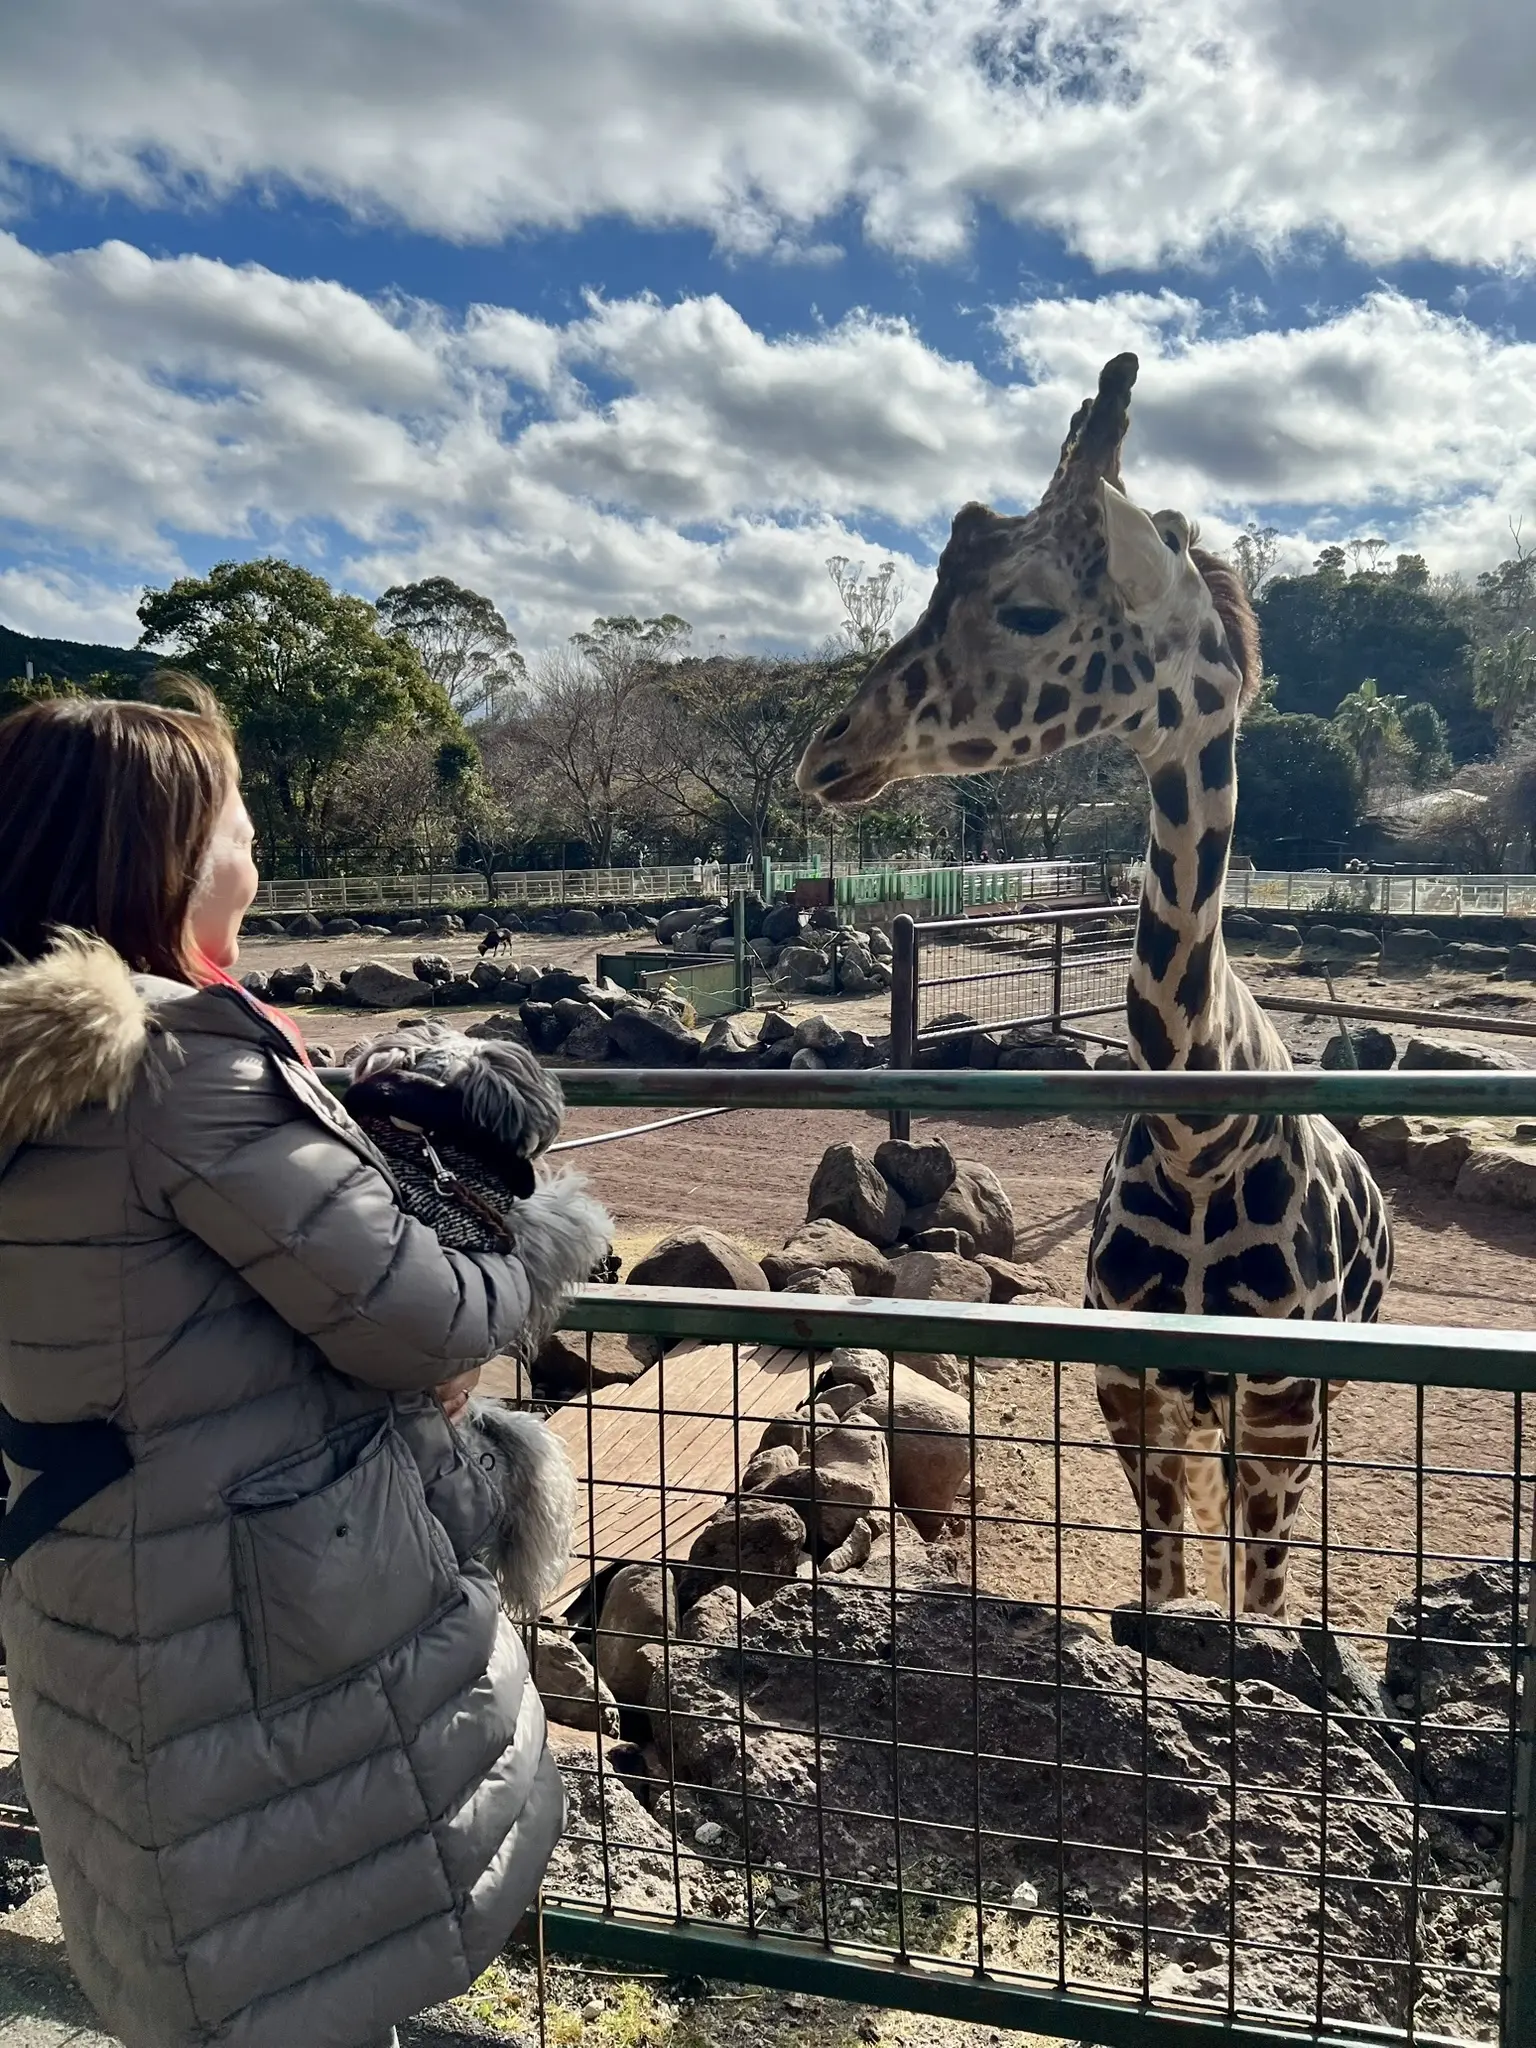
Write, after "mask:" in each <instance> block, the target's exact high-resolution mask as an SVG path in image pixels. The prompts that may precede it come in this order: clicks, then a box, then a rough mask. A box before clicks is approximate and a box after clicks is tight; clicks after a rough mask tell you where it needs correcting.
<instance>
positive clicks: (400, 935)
mask: <svg viewBox="0 0 1536 2048" xmlns="http://www.w3.org/2000/svg"><path fill="white" fill-rule="evenodd" d="M426 928H427V920H426V919H425V918H424V917H402V918H397V919H396V921H395V927H394V935H395V937H396V938H397V939H416V938H420V936H421V934H422V933H423V932H424V931H425V930H426Z"/></svg>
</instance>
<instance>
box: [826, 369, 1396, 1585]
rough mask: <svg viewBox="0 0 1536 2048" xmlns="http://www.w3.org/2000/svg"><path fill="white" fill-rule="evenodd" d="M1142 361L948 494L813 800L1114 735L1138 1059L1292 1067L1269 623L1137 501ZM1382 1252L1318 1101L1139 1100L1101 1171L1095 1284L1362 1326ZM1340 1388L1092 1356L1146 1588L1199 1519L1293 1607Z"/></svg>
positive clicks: (1211, 1567) (1239, 1574)
mask: <svg viewBox="0 0 1536 2048" xmlns="http://www.w3.org/2000/svg"><path fill="white" fill-rule="evenodd" d="M1136 370H1137V363H1136V358H1135V357H1134V356H1132V355H1121V356H1116V357H1115V358H1114V360H1113V361H1112V362H1110V363H1107V364H1106V365H1105V367H1104V370H1103V373H1102V375H1101V377H1100V379H1099V388H1098V391H1097V394H1096V395H1095V396H1094V397H1093V398H1092V399H1088V400H1085V401H1084V402H1083V404H1082V406H1080V407H1079V409H1078V411H1077V413H1076V414H1075V415H1074V417H1073V420H1072V422H1071V425H1070V427H1069V428H1068V431H1067V437H1066V440H1065V442H1064V443H1063V446H1062V451H1061V458H1060V460H1059V462H1058V463H1057V466H1056V470H1055V473H1054V475H1053V476H1052V478H1051V480H1050V483H1049V484H1048V485H1047V487H1046V490H1045V494H1044V496H1043V497H1042V498H1041V500H1040V503H1039V505H1038V506H1037V507H1036V508H1035V510H1034V511H1033V512H1030V513H1027V514H1024V515H1022V516H1005V515H1003V514H999V513H996V512H993V511H991V510H990V509H989V508H988V507H987V506H984V505H975V504H972V505H967V506H965V507H964V508H963V509H962V510H961V511H960V512H959V513H958V514H957V516H956V518H955V521H954V525H953V528H952V530H951V533H950V537H949V541H948V543H947V544H946V546H945V548H944V552H943V554H942V555H941V557H940V559H939V565H938V571H937V575H936V578H935V582H934V588H933V593H932V595H931V597H930V598H929V601H928V605H927V607H926V609H925V610H924V612H923V615H922V617H921V618H920V619H919V620H918V622H917V624H916V625H915V626H914V627H913V628H912V630H911V632H909V633H907V634H906V635H904V636H903V638H902V639H901V640H899V641H898V642H897V643H896V644H895V645H894V646H893V647H891V648H890V649H889V650H888V651H887V652H886V653H885V654H884V655H883V656H882V657H881V658H880V660H879V661H878V662H877V663H876V664H875V666H874V668H873V669H871V671H870V673H869V674H868V675H867V676H866V678H865V679H864V681H863V683H862V684H861V685H860V688H859V690H858V692H857V694H856V695H855V697H854V698H853V700H852V702H851V703H850V704H849V705H848V706H847V707H846V709H845V710H844V711H843V712H842V713H841V714H840V715H839V716H838V717H837V718H835V719H833V720H832V721H831V723H830V724H828V725H827V726H826V727H825V728H824V729H823V730H822V731H821V732H820V733H819V734H818V735H817V736H816V738H815V739H814V740H813V741H812V742H811V744H810V746H809V747H808V748H807V749H806V752H805V755H804V757H803V759H802V760H801V762H800V765H799V768H798V770H797V772H796V778H795V779H796V782H797V784H798V786H799V788H800V789H801V791H802V792H803V793H804V794H806V795H807V796H815V797H819V798H820V799H821V800H822V801H823V802H825V803H828V804H833V805H839V806H841V805H857V804H862V803H867V802H869V801H871V800H872V799H873V798H874V797H876V796H877V795H878V794H879V793H880V791H881V790H882V789H883V788H885V787H886V785H887V784H889V783H891V782H897V781H903V780H910V779H916V778H920V777H925V776H934V775H940V776H942V775H974V774H977V773H984V772H988V771H992V770H997V769H1003V768H1011V767H1017V766H1028V765H1029V764H1030V763H1032V762H1036V761H1039V760H1042V759H1044V758H1047V757H1048V756H1050V755H1051V754H1054V753H1056V752H1058V751H1060V750H1061V749H1062V748H1065V747H1071V746H1077V745H1081V744H1082V743H1084V742H1085V741H1088V740H1096V739H1100V738H1104V737H1114V738H1117V739H1119V740H1120V741H1122V742H1123V743H1124V744H1125V745H1126V746H1128V747H1129V748H1130V749H1131V750H1132V752H1133V753H1135V755H1136V756H1137V758H1138V759H1139V761H1140V762H1141V765H1142V768H1143V770H1144V772H1145V774H1146V778H1147V783H1148V787H1149V790H1150V793H1151V836H1150V842H1149V845H1148V848H1147V859H1146V865H1145V870H1144V877H1143V884H1142V896H1141V904H1140V909H1139V912H1138V916H1137V927H1136V945H1135V956H1134V959H1133V963H1132V968H1131V974H1130V978H1129V982H1128V985H1127V989H1126V1022H1127V1029H1128V1042H1129V1046H1130V1051H1131V1056H1132V1058H1133V1060H1134V1061H1135V1063H1136V1064H1137V1065H1138V1066H1140V1067H1142V1068H1143V1069H1146V1070H1151V1071H1168V1070H1181V1069H1190V1068H1202V1069H1225V1070H1270V1071H1273V1070H1282V1069H1285V1068H1288V1067H1289V1066H1290V1063H1291V1062H1290V1057H1289V1055H1288V1054H1287V1052H1286V1049H1285V1046H1284V1044H1283V1043H1282V1041H1281V1039H1280V1038H1279V1036H1278V1034H1277V1033H1276V1032H1275V1030H1274V1029H1273V1027H1272V1026H1271V1025H1270V1024H1269V1022H1268V1020H1267V1019H1266V1018H1265V1016H1264V1014H1263V1012H1262V1011H1261V1010H1260V1009H1259V1007H1258V1005H1257V1003H1256V1002H1255V1001H1254V999H1253V997H1252V995H1251V994H1250V993H1249V991H1248V989H1247V988H1246V986H1245V985H1244V984H1243V982H1242V981H1241V980H1240V979H1239V978H1238V976H1237V975H1236V973H1235V972H1234V971H1233V969H1232V966H1231V963H1230V962H1229V961H1228V959H1227V955H1226V949H1225V947H1224V945H1223V943H1222V936H1221V908H1222V891H1223V888H1224V885H1225V881H1226V873H1227V860H1228V856H1229V853H1230V851H1231V844H1232V828H1233V821H1234V818H1235V815H1236V804H1237V770H1236V741H1237V728H1238V722H1239V720H1240V718H1241V716H1242V711H1243V708H1244V706H1245V704H1246V703H1247V701H1248V699H1249V698H1250V697H1251V696H1252V694H1253V693H1254V691H1255V690H1256V689H1257V687H1258V682H1259V675H1260V669H1259V644H1258V629H1257V626H1256V624H1255V621H1254V616H1253V611H1252V607H1251V606H1250V604H1249V602H1248V597H1247V594H1246V592H1245V591H1244V589H1243V586H1242V584H1241V582H1240V581H1239V579H1238V577H1237V576H1236V574H1235V573H1234V572H1233V570H1232V569H1231V568H1230V567H1229V566H1228V565H1227V564H1226V563H1225V562H1222V561H1220V560H1219V559H1218V558H1217V557H1215V556H1213V555H1210V554H1208V553H1206V552H1205V551H1204V550H1202V549H1201V548H1200V547H1199V546H1198V545H1197V543H1196V535H1195V531H1194V529H1193V528H1192V527H1191V525H1190V523H1189V521H1188V520H1187V519H1185V518H1184V516H1183V515H1182V514H1181V513H1179V512H1174V511H1162V512H1155V513H1151V514H1149V513H1147V512H1144V511H1143V510H1141V508H1140V507H1138V506H1137V505H1135V504H1133V503H1132V501H1131V500H1130V498H1129V497H1128V496H1127V495H1126V494H1125V491H1124V488H1123V485H1122V481H1121V475H1120V451H1121V445H1122V443H1123V441H1124V438H1125V432H1126V428H1127V426H1128V424H1129V419H1130V394H1131V388H1132V386H1133V384H1134V383H1135V380H1136ZM1391 1268H1392V1241H1391V1231H1390V1227H1389V1222H1388V1217H1387V1211H1386V1204H1385V1202H1384V1201H1383V1199H1382V1196H1381V1192H1380V1190H1379V1189H1378V1188H1377V1187H1376V1185H1375V1183H1374V1181H1373V1180H1372V1179H1371V1177H1370V1175H1369V1173H1368V1172H1367V1171H1366V1168H1365V1166H1364V1164H1363V1162H1362V1161H1361V1160H1360V1158H1359V1156H1358V1155H1357V1154H1356V1153H1355V1152H1354V1151H1353V1150H1352V1149H1351V1147H1350V1146H1349V1145H1348V1144H1347V1143H1346V1141H1345V1140H1344V1138H1343V1137H1342V1136H1341V1135H1340V1133H1339V1132H1338V1131H1337V1130H1336V1129H1335V1128H1334V1126H1333V1125H1332V1124H1331V1123H1329V1122H1328V1121H1327V1120H1326V1119H1325V1118H1322V1117H1284V1116H1214V1115H1187V1116H1133V1117H1131V1118H1130V1119H1129V1120H1128V1121H1127V1123H1126V1125H1125V1127H1124V1129H1123V1130H1122V1132H1121V1134H1120V1139H1119V1142H1118V1144H1117V1145H1116V1148H1115V1151H1114V1154H1113V1156H1112V1157H1111V1159H1110V1162H1109V1165H1108V1167H1107V1168H1106V1171H1105V1175H1104V1184H1103V1188H1102V1191H1101V1194H1100V1197H1099V1203H1098V1209H1097V1213H1096V1215H1095V1218H1094V1225H1093V1232H1092V1239H1091V1243H1090V1247H1089V1255H1088V1279H1087V1289H1086V1301H1087V1305H1088V1306H1089V1307H1091V1308H1131V1309H1146V1310H1152V1311H1155V1312H1162V1313H1168V1314H1204V1315H1240V1316H1251V1315H1258V1316H1272V1317H1302V1318H1312V1319H1316V1320H1325V1321H1330V1320H1331V1321H1370V1320H1373V1319H1374V1318H1375V1316H1376V1314H1377V1312H1378V1310H1379V1308H1380V1305H1381V1299H1382V1294H1383V1291H1384V1289H1385V1286H1386V1283H1387V1280H1388V1278H1389V1276H1390V1273H1391ZM1331 1391H1332V1390H1329V1389H1325V1388H1324V1387H1323V1386H1322V1385H1321V1384H1320V1383H1319V1382H1317V1381H1315V1380H1304V1379H1273V1378H1266V1379H1262V1380H1261V1379H1256V1378H1237V1379H1220V1380H1216V1379H1212V1378H1210V1377H1209V1376H1207V1375H1203V1374H1199V1373H1193V1372H1192V1373H1157V1374H1152V1373H1149V1374H1146V1375H1140V1374H1136V1373H1131V1372H1124V1371H1121V1370H1119V1369H1118V1368H1112V1367H1104V1368H1101V1370H1100V1372H1099V1400H1100V1405H1101V1407H1102V1409H1103V1412H1104V1415H1105V1419H1106V1422H1107V1425H1108V1428H1109V1432H1110V1435H1111V1437H1112V1439H1113V1441H1114V1443H1115V1445H1116V1447H1117V1449H1118V1450H1119V1452H1120V1455H1121V1459H1122V1461H1123V1463H1124V1465H1125V1468H1126V1472H1127V1475H1128V1477H1129V1479H1130V1482H1131V1486H1132V1489H1133V1491H1134V1492H1135V1495H1136V1498H1137V1500H1138V1502H1139V1504H1140V1508H1141V1515H1142V1525H1143V1579H1144V1586H1145V1592H1146V1597H1147V1599H1148V1601H1149V1603H1151V1604H1152V1605H1155V1606H1156V1605H1161V1604H1163V1603H1164V1602H1165V1601H1167V1600H1170V1599H1174V1598H1177V1597H1180V1596H1182V1595H1183V1594H1184V1593H1186V1592H1187V1591H1188V1578H1187V1570H1186V1563H1185V1524H1186V1516H1188V1517H1190V1518H1191V1519H1192V1520H1193V1522H1194V1525H1195V1530H1196V1533H1197V1534H1198V1536H1199V1538H1200V1539H1201V1547H1202V1549H1203V1551H1204V1553H1205V1563H1206V1583H1207V1587H1208V1589H1211V1590H1213V1591H1215V1592H1216V1594H1217V1596H1218V1597H1220V1598H1221V1599H1222V1600H1223V1601H1224V1602H1226V1601H1227V1600H1230V1601H1231V1603H1232V1606H1233V1608H1234V1609H1235V1610H1236V1611H1243V1612H1248V1613H1254V1614H1259V1615H1265V1616H1269V1617H1272V1618H1280V1617H1283V1615H1284V1612H1285V1600H1286V1576H1287V1570H1288V1564H1289V1556H1290V1549H1291V1544H1292V1539H1293V1536H1294V1532H1295V1525H1296V1519H1297V1515H1298V1512H1299V1510H1300V1506H1301V1502H1302V1498H1303V1493H1304V1490H1305V1487H1306V1483H1307V1479H1308V1476H1309V1474H1310V1472H1311V1469H1312V1466H1313V1464H1314V1463H1315V1462H1316V1459H1317V1455H1318V1450H1319V1441H1320V1437H1321V1432H1322V1428H1323V1416H1324V1408H1325V1402H1326V1399H1327V1397H1328V1394H1329V1393H1330V1392H1331ZM1233 1562H1235V1566H1236V1570H1235V1573H1233V1574H1232V1575H1231V1576H1230V1577H1229V1575H1228V1566H1229V1563H1233Z"/></svg>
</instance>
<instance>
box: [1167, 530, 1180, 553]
mask: <svg viewBox="0 0 1536 2048" xmlns="http://www.w3.org/2000/svg"><path fill="white" fill-rule="evenodd" d="M1182 545H1183V543H1182V542H1181V541H1180V539H1179V536H1178V535H1177V534H1176V533H1175V532H1174V530H1173V528H1172V527H1171V526H1169V527H1165V528H1164V530H1163V546H1164V547H1165V548H1172V549H1173V552H1174V553H1175V554H1177V553H1178V552H1179V549H1180V547H1181V546H1182Z"/></svg>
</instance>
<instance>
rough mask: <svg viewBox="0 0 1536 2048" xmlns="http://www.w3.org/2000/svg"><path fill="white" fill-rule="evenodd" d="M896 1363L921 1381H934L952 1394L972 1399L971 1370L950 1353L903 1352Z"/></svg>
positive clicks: (937, 1385)
mask: <svg viewBox="0 0 1536 2048" xmlns="http://www.w3.org/2000/svg"><path fill="white" fill-rule="evenodd" d="M896 1363H897V1364H898V1365H904V1366H905V1367H906V1368H907V1370H908V1372H915V1373H916V1374H917V1376H918V1378H919V1379H924V1380H932V1382H933V1384H934V1385H935V1386H936V1387H944V1388H946V1389H947V1390H948V1392H950V1393H951V1394H963V1395H965V1396H966V1398H967V1399H969V1397H970V1383H971V1382H970V1372H969V1369H968V1368H967V1367H966V1366H965V1365H963V1364H962V1363H961V1361H960V1360H959V1359H958V1358H956V1357H955V1356H954V1355H953V1353H952V1352H948V1351H903V1352H901V1353H899V1354H898V1356H897V1359H896Z"/></svg>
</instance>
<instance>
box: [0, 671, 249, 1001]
mask: <svg viewBox="0 0 1536 2048" xmlns="http://www.w3.org/2000/svg"><path fill="white" fill-rule="evenodd" d="M156 682H157V685H158V686H159V688H160V690H161V691H162V692H163V693H166V694H170V693H172V692H174V693H175V694H176V695H178V696H182V697H185V698H187V699H188V700H189V703H190V708H188V709H182V708H180V707H179V706H173V705H169V704H136V703H125V702H120V701H117V700H114V699H110V698H109V699H103V698H95V697H54V698H49V699H47V700H46V701H44V702H43V703H40V704H29V705H28V706H26V708H25V709H24V710H21V711H15V712H12V713H11V715H10V717H8V718H3V719H0V961H3V960H4V959H7V958H9V959H15V958H16V957H18V956H20V957H21V958H22V959H25V960H35V959H36V958H37V957H38V956H39V955H40V954H41V953H43V952H45V951H46V950H47V947H48V945H49V942H50V940H51V938H52V936H53V934H54V932H56V931H58V930H59V929H61V928H66V927H67V928H73V929H74V930H77V931H84V932H94V933H95V934H96V935H97V936H98V937H99V938H103V939H105V940H106V941H107V943H108V945H110V946H112V947H114V948H115V949H116V951H117V952H119V953H120V954H121V955H122V957H123V958H124V960H126V961H127V963H128V965H129V966H130V967H131V968H133V969H134V971H135V972H136V973H140V974H163V975H166V976H168V977H170V978H171V979H172V980H175V981H191V980H193V979H195V973H194V964H193V962H192V960H191V959H190V957H189V955H188V950H187V938H186V927H187V912H188V910H189V908H190V907H191V903H192V897H193V893H194V891H195V889H196V886H197V881H198V876H199V874H200V872H201V869H202V865H203V861H204V858H205V856H206V854H207V851H208V845H209V842H210V840H211V838H212V836H213V828H214V826H215V824H216V823H217V821H218V816H219V812H220V810H221V809H222V808H223V805H224V801H225V798H226V797H227V796H228V794H229V790H230V786H231V784H232V783H233V782H234V781H235V780H236V779H237V777H238V774H239V769H238V766H237V764H236V759H235V746H234V740H233V737H232V735H231V733H230V729H229V726H228V724H227V723H226V722H225V719H224V715H223V713H222V712H221V711H220V709H219V707H218V704H217V702H216V701H215V699H214V697H213V696H212V694H211V693H210V692H209V691H208V690H206V689H205V688H204V687H203V685H202V684H201V683H199V682H196V681H194V680H193V678H192V677H190V676H181V675H176V674H174V673H171V674H162V675H160V676H158V677H157V678H156Z"/></svg>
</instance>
